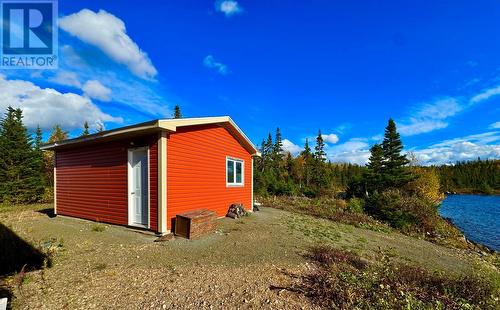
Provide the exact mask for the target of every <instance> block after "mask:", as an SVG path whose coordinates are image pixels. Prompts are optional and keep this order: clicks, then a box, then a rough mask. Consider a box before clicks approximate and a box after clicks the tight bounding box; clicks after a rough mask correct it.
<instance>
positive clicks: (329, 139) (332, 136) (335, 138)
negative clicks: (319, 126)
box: [321, 133, 339, 144]
mask: <svg viewBox="0 0 500 310" xmlns="http://www.w3.org/2000/svg"><path fill="white" fill-rule="evenodd" d="M321 137H322V138H323V141H325V142H326V143H331V144H335V143H337V142H339V137H338V136H337V135H336V134H334V133H331V134H329V135H321Z"/></svg>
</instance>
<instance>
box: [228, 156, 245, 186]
mask: <svg viewBox="0 0 500 310" xmlns="http://www.w3.org/2000/svg"><path fill="white" fill-rule="evenodd" d="M229 161H232V162H233V179H234V182H232V183H230V182H228V181H227V163H228V162H229ZM236 162H239V163H241V182H240V183H237V182H236ZM225 178H226V187H243V186H245V161H244V160H243V159H239V158H234V157H229V156H226V176H225Z"/></svg>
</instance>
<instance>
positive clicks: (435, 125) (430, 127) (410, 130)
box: [398, 119, 448, 136]
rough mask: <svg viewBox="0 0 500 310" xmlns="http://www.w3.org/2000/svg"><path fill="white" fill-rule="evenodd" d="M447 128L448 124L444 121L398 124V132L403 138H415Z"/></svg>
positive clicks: (413, 121)
mask: <svg viewBox="0 0 500 310" xmlns="http://www.w3.org/2000/svg"><path fill="white" fill-rule="evenodd" d="M446 127H448V123H447V122H443V121H438V120H418V119H412V120H411V122H410V123H409V124H401V125H399V124H398V131H399V133H401V135H403V136H414V135H418V134H421V133H427V132H431V131H434V130H438V129H442V128H446Z"/></svg>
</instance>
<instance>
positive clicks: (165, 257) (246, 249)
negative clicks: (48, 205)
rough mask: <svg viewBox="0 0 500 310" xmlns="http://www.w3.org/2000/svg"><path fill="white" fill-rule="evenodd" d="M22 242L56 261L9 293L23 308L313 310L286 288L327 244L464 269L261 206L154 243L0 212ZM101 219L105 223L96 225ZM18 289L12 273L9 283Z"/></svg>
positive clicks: (464, 264)
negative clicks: (48, 246)
mask: <svg viewBox="0 0 500 310" xmlns="http://www.w3.org/2000/svg"><path fill="white" fill-rule="evenodd" d="M0 221H1V222H2V223H3V224H4V225H6V226H8V227H9V228H10V229H12V230H13V231H14V232H16V233H17V234H18V235H19V236H20V237H21V238H23V239H24V240H28V241H30V242H31V243H32V244H35V245H38V244H42V243H44V242H47V241H48V240H50V242H52V243H55V244H57V252H56V254H55V260H54V266H53V267H52V268H50V269H45V270H41V271H34V272H30V273H28V275H27V277H26V279H25V281H24V283H23V285H22V286H21V290H18V289H17V288H16V289H15V290H14V294H15V296H16V300H15V301H14V307H15V308H20V309H99V308H112V309H124V308H126V309H143V308H153V309H171V308H177V309H192V308H201V309H203V308H205V309H210V308H215V309H217V308H242V309H252V308H255V309H257V308H269V309H273V308H274V309H284V308H285V309H286V308H289V309H300V308H304V309H309V308H314V307H313V306H312V305H311V304H310V303H309V302H308V300H306V299H304V298H303V297H299V296H297V295H295V294H293V293H291V292H288V291H285V290H282V291H276V290H270V285H276V286H287V285H288V284H289V283H290V282H291V281H294V279H293V277H291V276H290V273H292V274H297V273H300V272H303V271H304V270H305V269H308V268H311V266H310V265H309V264H308V263H307V261H306V260H305V259H304V258H303V256H302V254H303V253H304V251H305V250H306V249H307V248H308V247H310V246H311V245H314V244H318V243H328V244H332V245H334V246H337V247H342V248H347V249H349V250H353V251H356V252H359V253H361V254H362V255H363V256H366V257H368V258H369V257H370V256H373V255H375V253H376V252H377V251H379V248H380V249H382V250H384V251H386V252H390V253H393V256H395V257H397V258H398V259H402V260H406V261H410V262H414V263H417V264H421V265H424V266H427V267H429V268H433V269H434V268H437V269H443V270H450V271H467V270H470V269H471V268H472V266H473V260H472V259H471V258H470V257H467V255H466V254H465V253H462V252H459V251H455V250H451V249H447V248H443V247H440V246H437V245H434V244H430V243H428V242H426V241H422V240H416V239H413V238H409V237H405V236H402V235H400V234H397V233H381V232H373V231H369V230H364V229H358V228H355V227H352V226H348V225H342V224H337V223H332V222H329V221H325V220H319V219H314V218H311V217H307V216H299V215H294V214H290V213H287V212H284V211H280V210H276V209H269V208H264V209H263V210H262V211H260V212H258V213H256V214H252V215H251V216H249V217H245V218H243V219H241V220H231V219H222V220H220V223H219V229H218V230H217V232H216V233H215V234H212V235H210V236H207V237H205V238H203V239H200V240H196V241H190V240H185V239H175V240H171V241H167V242H162V243H156V242H153V240H154V239H155V237H154V236H151V235H146V234H143V233H138V232H135V231H132V230H129V229H126V228H123V227H118V226H112V225H105V229H104V231H95V230H98V229H95V227H96V224H95V223H93V222H89V221H83V220H78V219H73V218H66V217H60V216H59V217H55V218H50V217H48V216H47V215H45V214H42V213H39V212H36V211H32V210H26V211H21V212H3V213H0ZM99 225H102V224H99ZM9 281H10V282H9V283H10V284H11V285H13V286H16V285H15V282H16V279H15V277H11V278H10V279H9Z"/></svg>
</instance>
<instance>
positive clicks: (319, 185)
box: [311, 130, 329, 195]
mask: <svg viewBox="0 0 500 310" xmlns="http://www.w3.org/2000/svg"><path fill="white" fill-rule="evenodd" d="M325 161H326V152H325V142H324V141H323V136H322V135H321V130H318V136H317V137H316V146H315V147H314V158H313V165H312V175H311V177H312V181H313V185H314V192H315V195H318V194H320V192H321V191H324V190H326V187H327V185H328V183H329V180H328V173H327V169H326V165H325Z"/></svg>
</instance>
